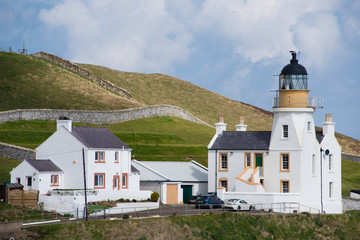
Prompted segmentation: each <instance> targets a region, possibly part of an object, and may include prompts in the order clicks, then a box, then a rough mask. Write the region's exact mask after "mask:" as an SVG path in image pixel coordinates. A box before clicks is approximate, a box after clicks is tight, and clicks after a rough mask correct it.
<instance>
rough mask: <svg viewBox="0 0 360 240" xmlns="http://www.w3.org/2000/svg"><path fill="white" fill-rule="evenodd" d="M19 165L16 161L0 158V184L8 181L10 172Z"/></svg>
mask: <svg viewBox="0 0 360 240" xmlns="http://www.w3.org/2000/svg"><path fill="white" fill-rule="evenodd" d="M19 164H20V162H19V161H17V160H14V159H9V158H5V157H0V166H1V167H0V184H2V183H3V182H4V181H10V171H11V170H12V169H13V168H15V167H16V166H17V165H19Z"/></svg>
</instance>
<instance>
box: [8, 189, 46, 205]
mask: <svg viewBox="0 0 360 240" xmlns="http://www.w3.org/2000/svg"><path fill="white" fill-rule="evenodd" d="M6 200H7V202H8V203H9V204H13V205H17V206H24V207H28V208H36V207H37V203H38V201H39V191H36V190H22V189H9V190H8V193H7V199H6Z"/></svg>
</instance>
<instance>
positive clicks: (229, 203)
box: [223, 199, 255, 211]
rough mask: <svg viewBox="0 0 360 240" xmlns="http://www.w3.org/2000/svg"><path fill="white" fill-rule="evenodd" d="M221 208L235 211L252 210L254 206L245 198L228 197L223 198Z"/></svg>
mask: <svg viewBox="0 0 360 240" xmlns="http://www.w3.org/2000/svg"><path fill="white" fill-rule="evenodd" d="M223 209H230V210H235V211H240V210H254V209H255V206H253V205H250V204H248V203H247V202H246V201H245V200H240V199H228V200H225V203H224V205H223Z"/></svg>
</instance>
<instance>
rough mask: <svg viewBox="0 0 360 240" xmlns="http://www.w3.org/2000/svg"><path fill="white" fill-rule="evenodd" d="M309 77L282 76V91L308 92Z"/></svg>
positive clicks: (280, 82)
mask: <svg viewBox="0 0 360 240" xmlns="http://www.w3.org/2000/svg"><path fill="white" fill-rule="evenodd" d="M307 80H308V78H307V75H299V74H289V75H288V74H287V75H284V74H281V75H280V77H279V89H280V90H307V89H308V83H307Z"/></svg>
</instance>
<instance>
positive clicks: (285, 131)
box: [282, 124, 289, 139]
mask: <svg viewBox="0 0 360 240" xmlns="http://www.w3.org/2000/svg"><path fill="white" fill-rule="evenodd" d="M282 130H283V132H282V137H283V139H288V138H289V125H287V124H285V125H282Z"/></svg>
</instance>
